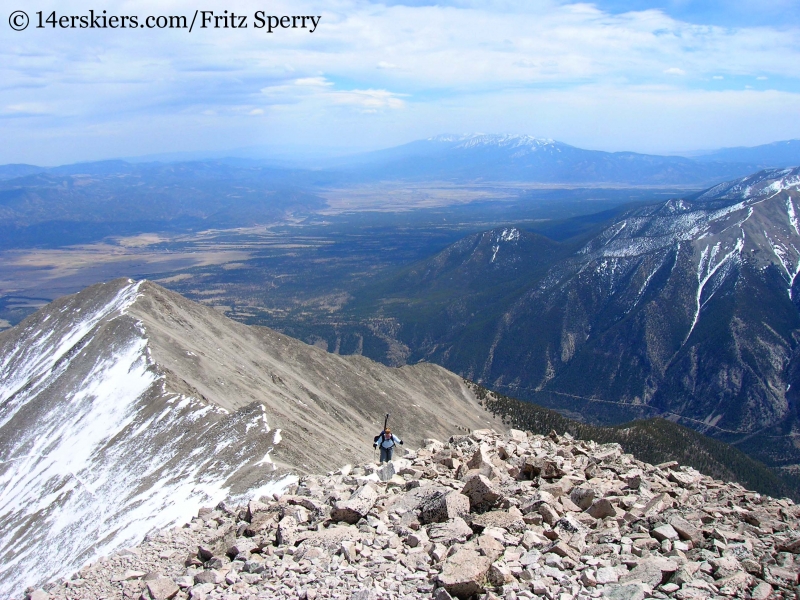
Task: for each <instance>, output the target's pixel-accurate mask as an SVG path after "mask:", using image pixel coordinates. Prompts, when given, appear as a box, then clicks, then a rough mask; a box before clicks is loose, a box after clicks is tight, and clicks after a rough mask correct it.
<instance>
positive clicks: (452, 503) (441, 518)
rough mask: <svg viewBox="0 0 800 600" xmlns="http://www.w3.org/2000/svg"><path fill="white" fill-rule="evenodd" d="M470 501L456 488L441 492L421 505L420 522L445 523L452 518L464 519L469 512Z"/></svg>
mask: <svg viewBox="0 0 800 600" xmlns="http://www.w3.org/2000/svg"><path fill="white" fill-rule="evenodd" d="M469 508H470V502H469V498H467V497H466V496H465V495H464V494H461V493H459V492H457V491H456V490H450V491H449V492H439V493H437V494H435V495H433V496H431V497H430V498H428V499H427V500H426V501H425V502H424V503H423V504H422V505H421V506H420V518H419V520H420V522H421V523H423V524H427V523H444V522H445V521H449V520H450V519H455V518H456V517H461V518H462V519H463V518H464V517H466V516H467V515H468V514H469Z"/></svg>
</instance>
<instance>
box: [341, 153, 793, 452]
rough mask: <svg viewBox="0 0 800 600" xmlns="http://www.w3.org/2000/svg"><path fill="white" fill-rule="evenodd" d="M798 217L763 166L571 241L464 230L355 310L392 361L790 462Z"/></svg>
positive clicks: (788, 194) (777, 177) (785, 176)
mask: <svg viewBox="0 0 800 600" xmlns="http://www.w3.org/2000/svg"><path fill="white" fill-rule="evenodd" d="M798 215H800V169H798V168H795V169H781V170H766V171H761V172H759V173H757V174H755V175H751V176H748V177H745V178H742V179H738V180H735V181H731V182H728V183H724V184H721V185H718V186H715V187H713V188H711V189H709V190H707V191H705V192H702V193H698V194H695V195H693V196H689V197H686V198H683V199H672V200H669V201H666V202H663V203H660V204H656V205H650V206H646V207H638V208H634V209H631V210H629V211H627V212H624V213H623V214H621V215H620V216H618V217H616V218H615V219H614V220H613V221H612V222H610V223H608V224H607V225H606V226H604V227H603V228H602V230H600V231H599V233H595V234H592V235H591V237H590V238H588V239H587V238H583V239H582V240H579V241H578V242H575V241H574V240H573V241H567V242H563V243H558V242H555V241H552V240H550V239H547V238H545V237H543V236H540V235H537V234H534V233H529V232H526V231H523V230H521V229H519V228H515V227H506V228H500V229H496V230H492V231H489V232H485V233H481V234H476V235H473V236H470V237H467V238H465V239H463V240H461V241H460V242H458V243H456V244H454V245H452V246H450V247H449V248H447V249H446V250H444V251H443V252H442V253H440V254H438V255H437V256H435V257H434V258H432V259H430V260H427V261H423V262H422V263H418V264H416V265H414V266H412V267H410V268H407V269H406V270H405V271H403V272H402V273H400V274H399V275H397V276H395V277H393V278H392V279H391V280H388V281H385V282H384V283H383V284H382V285H380V286H374V289H372V290H368V291H365V292H362V294H361V295H360V296H359V297H358V298H357V300H356V301H354V302H353V303H352V304H351V306H350V310H351V311H353V314H354V315H358V316H359V318H363V315H365V314H369V315H371V316H373V317H375V318H376V320H377V321H379V322H382V323H383V325H382V330H381V331H383V335H385V336H389V334H391V336H390V337H391V341H392V344H393V345H392V347H391V354H388V353H387V354H386V355H384V356H383V357H380V358H381V359H382V360H386V361H387V362H388V361H390V360H394V361H395V362H398V361H397V357H398V356H402V357H404V360H406V361H407V362H415V361H418V360H421V359H425V360H430V361H433V362H436V363H438V364H441V365H443V366H445V367H447V368H449V369H452V370H454V371H456V372H457V373H460V374H462V375H464V376H465V377H467V378H470V379H473V380H475V381H477V382H480V383H482V384H483V385H486V386H487V387H489V388H492V389H495V390H498V391H501V392H503V393H506V394H509V395H511V396H515V397H518V398H525V399H528V400H534V401H536V402H537V403H540V404H545V405H547V406H551V407H557V408H559V409H562V410H567V411H573V412H574V413H575V414H580V415H581V416H582V417H583V418H589V419H595V420H599V421H605V422H620V421H623V420H627V419H630V418H632V417H637V416H651V415H662V416H664V417H666V418H669V419H673V420H676V421H678V422H680V423H682V424H684V425H689V426H691V427H694V428H696V429H699V430H700V431H703V432H705V433H708V434H711V435H714V436H717V437H720V438H722V439H724V440H727V441H730V442H734V443H736V444H737V445H738V446H739V447H740V448H741V449H743V450H745V451H747V452H748V453H750V454H751V455H753V456H755V457H757V458H759V459H760V460H763V461H765V462H766V463H767V464H769V465H772V466H778V467H786V468H790V467H791V468H794V467H795V466H796V465H798V464H800V450H798V448H797V446H796V444H795V439H796V437H797V436H798V435H800V430H799V429H798V427H799V426H800V420H798V412H797V405H798V393H800V381H798V378H799V377H800V357H798V341H800V312H799V311H798V308H799V307H800V287H799V286H800V281H798V278H797V275H798V272H799V271H800V221H799V220H798ZM398 348H401V349H403V351H402V352H400V351H398Z"/></svg>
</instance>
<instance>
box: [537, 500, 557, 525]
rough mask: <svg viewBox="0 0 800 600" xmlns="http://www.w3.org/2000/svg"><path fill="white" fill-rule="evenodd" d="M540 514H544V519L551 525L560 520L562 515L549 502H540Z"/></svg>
mask: <svg viewBox="0 0 800 600" xmlns="http://www.w3.org/2000/svg"><path fill="white" fill-rule="evenodd" d="M538 511H539V514H540V515H542V519H543V520H544V522H545V523H547V524H548V525H550V526H551V527H552V526H553V525H554V524H555V523H556V522H557V521H558V519H559V518H560V515H559V514H558V513H557V512H556V510H555V509H554V508H553V507H552V506H550V505H549V504H540V505H539V508H538Z"/></svg>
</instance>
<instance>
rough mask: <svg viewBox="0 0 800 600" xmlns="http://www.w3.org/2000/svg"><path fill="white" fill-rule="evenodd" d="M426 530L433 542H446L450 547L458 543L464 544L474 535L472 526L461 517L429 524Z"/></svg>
mask: <svg viewBox="0 0 800 600" xmlns="http://www.w3.org/2000/svg"><path fill="white" fill-rule="evenodd" d="M426 530H427V532H428V538H429V539H430V540H431V542H433V543H434V544H444V545H445V546H448V547H449V546H452V545H453V544H456V543H459V544H462V543H464V542H465V541H466V540H467V538H468V537H469V536H470V535H472V528H471V527H470V526H469V525H467V523H466V522H465V521H464V519H461V518H459V517H456V518H455V519H451V520H450V521H447V522H446V523H434V524H432V525H427V526H426Z"/></svg>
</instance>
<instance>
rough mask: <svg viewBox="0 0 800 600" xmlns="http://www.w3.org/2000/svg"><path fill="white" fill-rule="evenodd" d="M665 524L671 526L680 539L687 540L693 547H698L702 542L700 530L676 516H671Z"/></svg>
mask: <svg viewBox="0 0 800 600" xmlns="http://www.w3.org/2000/svg"><path fill="white" fill-rule="evenodd" d="M667 523H668V524H669V525H671V526H672V528H673V529H674V530H675V531H677V532H678V535H679V536H680V537H681V539H684V540H689V541H690V542H692V544H694V545H695V546H699V545H700V544H702V542H703V533H702V532H701V530H700V529H698V528H697V527H695V526H694V525H692V524H691V523H689V521H687V520H686V519H684V518H683V517H680V516H678V515H672V516H671V517H670V518H669V519H668V520H667Z"/></svg>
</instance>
